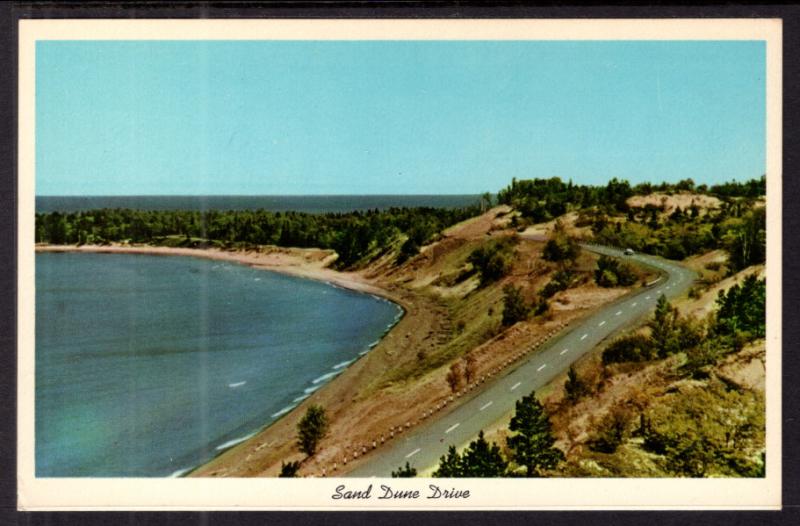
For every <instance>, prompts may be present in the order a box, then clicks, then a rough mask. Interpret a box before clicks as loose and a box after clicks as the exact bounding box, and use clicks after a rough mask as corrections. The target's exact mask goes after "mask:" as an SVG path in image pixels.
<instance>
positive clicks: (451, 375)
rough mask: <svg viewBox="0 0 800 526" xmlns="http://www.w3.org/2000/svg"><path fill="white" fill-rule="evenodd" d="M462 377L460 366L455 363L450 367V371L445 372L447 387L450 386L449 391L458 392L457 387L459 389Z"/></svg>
mask: <svg viewBox="0 0 800 526" xmlns="http://www.w3.org/2000/svg"><path fill="white" fill-rule="evenodd" d="M462 376H463V375H462V369H461V364H460V363H459V362H455V363H454V364H453V365H451V366H450V370H449V371H448V372H447V376H445V380H447V385H449V386H450V390H451V391H453V392H454V393H455V392H456V391H458V388H459V387H461V382H462Z"/></svg>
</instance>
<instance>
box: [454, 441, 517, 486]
mask: <svg viewBox="0 0 800 526" xmlns="http://www.w3.org/2000/svg"><path fill="white" fill-rule="evenodd" d="M506 468H508V462H506V460H505V459H504V458H503V456H502V455H501V454H500V446H498V445H497V444H495V443H494V442H492V443H491V444H489V442H487V441H486V439H485V438H484V437H483V431H481V432H480V433H478V439H477V440H473V441H472V442H470V444H469V447H467V450H466V451H465V452H464V455H463V457H462V463H461V472H462V475H461V476H462V477H502V476H503V475H505V473H506Z"/></svg>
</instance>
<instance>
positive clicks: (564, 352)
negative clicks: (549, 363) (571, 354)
mask: <svg viewBox="0 0 800 526" xmlns="http://www.w3.org/2000/svg"><path fill="white" fill-rule="evenodd" d="M567 351H569V349H564V350H563V351H561V352H560V353H558V354H566V353H567Z"/></svg>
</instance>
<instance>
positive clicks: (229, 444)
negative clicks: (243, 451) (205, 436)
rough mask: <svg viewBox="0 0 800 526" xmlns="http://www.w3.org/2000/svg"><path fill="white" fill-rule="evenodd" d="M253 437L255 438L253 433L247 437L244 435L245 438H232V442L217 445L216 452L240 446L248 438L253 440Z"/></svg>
mask: <svg viewBox="0 0 800 526" xmlns="http://www.w3.org/2000/svg"><path fill="white" fill-rule="evenodd" d="M254 436H256V433H255V431H254V432H252V433H250V434H249V435H245V436H243V437H239V438H234V439H233V440H228V441H227V442H225V443H223V444H220V445H218V446H217V451H222V450H223V449H228V448H229V447H233V446H235V445H236V444H241V443H242V442H244V441H245V440H247V439H249V438H253V437H254Z"/></svg>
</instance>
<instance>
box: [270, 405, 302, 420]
mask: <svg viewBox="0 0 800 526" xmlns="http://www.w3.org/2000/svg"><path fill="white" fill-rule="evenodd" d="M295 407H297V404H291V405H287V406H286V407H284V408H283V409H281V410H280V411H278V412H277V413H272V414H271V415H270V416H271V417H272V418H278V417H279V416H283V415H285V414H286V413H288V412H289V411H291V410H292V409H294V408H295Z"/></svg>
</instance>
